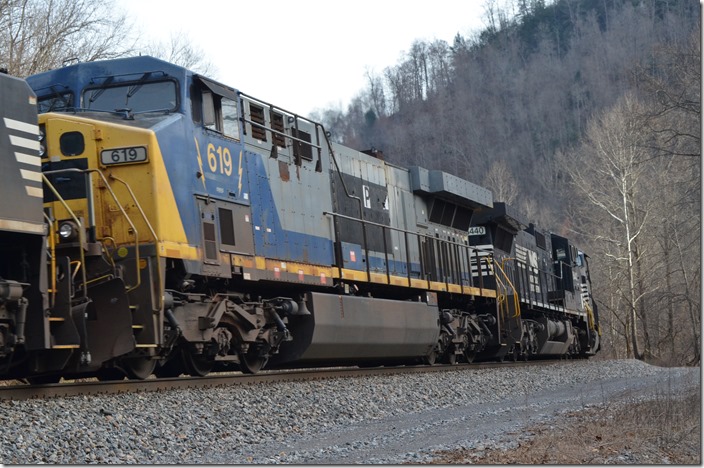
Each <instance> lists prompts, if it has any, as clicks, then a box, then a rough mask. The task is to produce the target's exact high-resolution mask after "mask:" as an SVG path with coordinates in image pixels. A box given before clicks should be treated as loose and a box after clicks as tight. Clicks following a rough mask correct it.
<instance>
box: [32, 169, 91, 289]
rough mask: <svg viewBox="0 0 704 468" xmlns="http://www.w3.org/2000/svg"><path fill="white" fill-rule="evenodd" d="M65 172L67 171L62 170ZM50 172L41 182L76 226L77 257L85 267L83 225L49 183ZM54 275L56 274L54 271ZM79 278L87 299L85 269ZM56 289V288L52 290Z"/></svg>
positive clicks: (43, 176)
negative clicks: (78, 244)
mask: <svg viewBox="0 0 704 468" xmlns="http://www.w3.org/2000/svg"><path fill="white" fill-rule="evenodd" d="M64 170H67V169H64ZM76 171H79V172H82V171H81V170H80V169H76ZM51 172H60V171H51ZM49 173H50V171H45V172H43V173H42V180H43V182H44V183H45V184H46V185H47V187H49V190H51V192H52V193H53V194H54V196H55V197H56V199H57V200H58V201H59V202H60V203H61V204H62V205H63V207H64V208H65V209H66V211H67V212H68V214H69V216H70V217H71V219H72V220H73V221H74V222H75V223H76V226H77V227H78V241H79V243H80V244H81V247H80V248H79V249H78V252H79V256H80V258H81V265H85V262H86V259H85V255H84V252H83V244H85V241H86V233H85V230H84V229H83V224H82V223H81V221H80V220H79V219H78V216H76V213H74V212H73V210H72V209H71V208H70V207H69V206H68V204H67V203H66V200H64V198H63V197H62V196H61V195H60V194H59V192H58V191H57V190H56V188H55V187H54V185H53V184H52V183H51V182H50V181H49V178H48V177H47V176H46V174H49ZM54 273H56V272H55V271H54ZM81 276H82V277H83V282H82V285H83V287H82V288H81V291H82V292H83V297H84V298H87V297H88V291H86V286H85V285H86V284H87V283H88V278H87V277H86V270H85V268H81ZM54 289H56V288H54Z"/></svg>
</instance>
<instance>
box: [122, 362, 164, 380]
mask: <svg viewBox="0 0 704 468" xmlns="http://www.w3.org/2000/svg"><path fill="white" fill-rule="evenodd" d="M122 368H123V369H124V370H125V373H126V374H127V377H128V378H130V379H133V380H144V379H146V378H147V377H149V376H150V375H152V373H153V372H154V369H155V368H156V360H155V359H148V358H130V359H125V360H123V361H122Z"/></svg>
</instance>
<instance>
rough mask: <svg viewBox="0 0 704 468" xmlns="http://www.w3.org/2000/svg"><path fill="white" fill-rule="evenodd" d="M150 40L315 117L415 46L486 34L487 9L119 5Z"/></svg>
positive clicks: (475, 0)
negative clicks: (200, 55) (173, 41)
mask: <svg viewBox="0 0 704 468" xmlns="http://www.w3.org/2000/svg"><path fill="white" fill-rule="evenodd" d="M118 5H120V6H122V8H123V10H124V11H125V12H126V13H127V14H128V16H129V17H130V18H131V19H132V21H133V22H134V23H135V26H136V27H137V28H138V29H139V30H140V31H141V34H142V36H143V39H145V40H146V41H149V40H154V41H162V42H166V41H168V40H169V38H170V36H171V34H172V33H174V34H185V35H187V37H189V38H190V39H191V41H192V42H193V44H194V45H195V46H196V47H197V48H199V49H200V50H202V51H203V52H204V53H205V55H206V59H207V60H208V61H209V62H211V63H212V64H213V65H214V66H215V68H216V70H215V73H214V76H213V78H214V79H216V80H218V81H220V82H222V83H225V84H227V85H230V86H232V87H234V88H237V89H239V90H240V91H243V92H245V93H247V94H250V95H253V96H255V97H257V98H259V99H262V100H264V101H268V102H271V103H273V104H275V105H277V106H279V107H282V108H284V109H286V110H289V111H292V112H295V113H298V114H301V115H308V114H309V113H310V112H311V111H313V110H315V109H323V108H330V107H335V108H340V107H341V108H342V109H346V107H347V105H348V104H349V102H350V100H351V98H352V97H353V96H354V95H356V94H357V93H358V92H359V91H360V90H361V89H362V88H364V87H365V85H366V72H367V70H371V71H373V72H375V73H381V72H383V70H384V68H386V67H388V66H393V65H396V64H397V62H398V61H399V58H400V57H401V56H402V54H403V52H404V51H407V50H409V49H410V46H411V44H412V43H413V41H414V40H415V39H421V40H428V41H432V40H435V39H441V40H444V41H446V42H447V43H448V44H450V45H452V41H453V39H454V37H455V35H456V34H457V33H460V34H461V35H463V36H468V35H470V34H473V33H476V32H478V31H480V30H481V29H483V27H484V23H483V20H482V17H483V15H484V0H424V1H421V0H405V1H401V0H345V1H340V0H327V1H324V0H286V1H284V0H247V1H243V0H229V1H225V0H201V1H194V0H189V1H185V0H121V1H120V2H118Z"/></svg>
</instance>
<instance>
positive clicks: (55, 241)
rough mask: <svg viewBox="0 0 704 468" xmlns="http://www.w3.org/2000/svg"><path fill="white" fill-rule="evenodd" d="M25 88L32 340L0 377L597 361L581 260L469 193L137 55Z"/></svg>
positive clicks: (488, 197)
mask: <svg viewBox="0 0 704 468" xmlns="http://www.w3.org/2000/svg"><path fill="white" fill-rule="evenodd" d="M27 82H28V83H29V85H30V86H31V87H32V89H33V90H34V92H35V93H36V96H37V106H38V110H39V113H40V115H39V125H38V133H37V135H38V140H39V145H40V150H39V151H40V156H41V169H42V173H43V182H44V184H43V187H44V188H43V199H44V212H45V215H46V220H47V221H46V226H47V227H46V229H47V239H48V242H46V243H45V245H46V247H45V250H46V251H45V252H43V253H40V254H39V255H40V256H46V258H48V259H49V260H48V261H46V265H45V266H44V268H42V271H43V272H44V273H42V274H44V275H46V277H47V278H48V280H47V287H46V289H47V290H46V293H45V294H44V296H43V300H44V302H45V304H44V305H43V310H44V314H43V315H42V317H39V316H37V317H36V319H35V321H37V320H38V321H39V322H42V323H36V324H35V325H36V326H37V327H39V328H42V329H43V330H45V332H46V335H47V336H46V337H47V339H48V341H47V345H46V346H45V348H46V349H44V350H43V352H41V353H35V354H32V355H30V356H29V357H27V358H26V359H25V360H20V361H13V362H11V363H9V364H8V365H7V368H8V371H7V372H6V375H8V376H16V375H21V376H33V377H34V378H36V379H41V378H45V379H49V380H50V379H52V378H54V379H56V378H58V377H60V376H76V375H92V374H94V375H97V376H98V377H101V378H118V377H121V376H122V375H124V374H126V375H128V376H129V377H131V378H145V377H147V376H148V375H150V374H151V373H156V374H157V375H160V376H171V375H179V374H181V373H187V374H191V375H205V374H207V373H208V372H210V371H212V370H218V369H228V368H233V369H237V368H238V369H241V370H242V371H245V372H257V371H258V370H259V369H261V368H262V367H263V366H265V365H267V366H268V367H280V366H294V365H323V364H325V365H330V364H358V365H374V364H405V363H415V362H426V363H430V364H432V363H434V362H436V361H438V360H442V361H445V362H453V363H454V362H456V361H457V360H458V359H459V360H467V361H471V360H473V359H503V358H504V357H505V356H510V357H513V358H529V357H531V356H540V355H546V356H547V355H551V356H552V355H581V356H586V355H590V354H593V353H595V352H596V351H597V350H598V347H599V341H598V314H597V312H596V305H595V304H594V303H593V300H592V296H591V285H590V280H589V275H588V267H587V264H586V257H585V256H584V255H583V254H582V253H580V252H578V251H577V250H576V249H575V248H574V247H573V246H572V245H571V244H570V243H569V241H568V240H567V239H563V238H561V237H559V236H555V235H551V234H546V233H541V232H539V231H538V230H537V229H536V228H535V227H534V226H532V225H529V224H527V223H526V222H525V221H523V220H521V219H520V216H518V215H517V214H515V213H513V212H512V210H511V209H510V207H507V206H505V205H503V204H500V203H494V202H493V199H492V194H491V192H490V191H489V190H487V189H485V188H482V187H479V186H477V185H475V184H472V183H470V182H468V181H466V180H463V179H461V178H459V177H456V176H454V175H452V174H448V173H445V172H442V171H437V170H427V169H424V168H420V167H411V168H403V167H398V166H395V165H393V164H389V163H387V162H385V161H384V160H383V155H382V154H381V153H380V152H378V151H374V150H370V151H366V152H359V151H355V150H352V149H350V148H347V147H344V146H342V145H339V144H336V143H333V142H331V141H330V140H329V138H328V135H327V133H326V131H325V129H324V128H323V126H322V125H321V124H319V123H316V122H314V121H312V120H310V119H307V118H304V117H302V116H299V115H297V114H295V113H293V112H290V111H287V110H285V109H281V108H279V107H276V106H275V105H272V104H269V103H267V102H265V101H262V100H259V99H256V98H254V97H252V96H249V95H247V94H244V93H242V92H239V91H237V90H235V89H233V88H230V87H228V86H225V85H223V84H221V83H218V82H215V81H213V80H211V79H209V78H207V77H204V76H201V75H198V74H195V73H192V72H190V71H189V70H187V69H185V68H182V67H179V66H175V65H172V64H169V63H167V62H164V61H161V60H157V59H154V58H151V57H134V58H127V59H119V60H111V61H103V62H91V63H79V64H75V65H71V66H68V67H65V68H62V69H59V70H54V71H50V72H46V73H42V74H39V75H35V76H32V77H29V78H28V79H27ZM2 157H3V159H8V155H6V154H3V155H2ZM40 214H41V213H40ZM39 224H40V225H42V227H43V226H44V224H43V223H41V222H40V223H39ZM41 258H43V257H41ZM534 260H535V261H534ZM32 302H34V301H33V300H30V301H29V303H30V304H31V303H32ZM14 323H15V322H13V321H12V320H9V321H8V330H10V329H12V330H15V328H14V327H15V325H14ZM7 334H8V335H10V334H12V333H11V332H10V331H8V333H7ZM59 351H61V353H63V354H61V357H60V358H58V357H53V356H54V355H55V354H56V355H59V354H58V353H59ZM50 356H52V357H50Z"/></svg>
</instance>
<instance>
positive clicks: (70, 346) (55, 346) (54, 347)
mask: <svg viewBox="0 0 704 468" xmlns="http://www.w3.org/2000/svg"><path fill="white" fill-rule="evenodd" d="M80 347H81V345H77V344H65V345H54V346H52V347H51V349H78V348H80Z"/></svg>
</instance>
